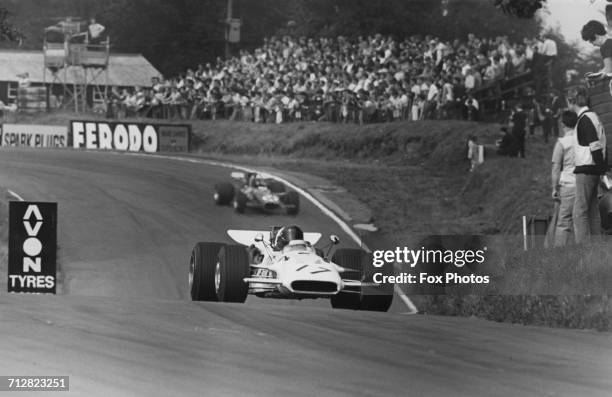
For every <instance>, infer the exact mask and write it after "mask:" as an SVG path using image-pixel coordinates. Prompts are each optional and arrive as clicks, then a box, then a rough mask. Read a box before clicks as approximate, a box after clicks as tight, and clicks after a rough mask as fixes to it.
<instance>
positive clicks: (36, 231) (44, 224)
mask: <svg viewBox="0 0 612 397" xmlns="http://www.w3.org/2000/svg"><path fill="white" fill-rule="evenodd" d="M8 248H9V258H8V259H9V261H8V292H30V293H32V292H34V293H50V294H54V293H55V286H56V250H57V203H40V202H25V201H11V202H10V203H9V247H8Z"/></svg>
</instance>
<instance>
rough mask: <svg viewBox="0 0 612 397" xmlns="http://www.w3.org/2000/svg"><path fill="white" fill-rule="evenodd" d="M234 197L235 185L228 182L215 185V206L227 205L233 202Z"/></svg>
mask: <svg viewBox="0 0 612 397" xmlns="http://www.w3.org/2000/svg"><path fill="white" fill-rule="evenodd" d="M233 197H234V185H232V184H231V183H228V182H220V183H217V184H216V185H215V194H214V195H213V198H214V199H215V204H217V205H226V204H229V203H230V202H231V201H232V198H233Z"/></svg>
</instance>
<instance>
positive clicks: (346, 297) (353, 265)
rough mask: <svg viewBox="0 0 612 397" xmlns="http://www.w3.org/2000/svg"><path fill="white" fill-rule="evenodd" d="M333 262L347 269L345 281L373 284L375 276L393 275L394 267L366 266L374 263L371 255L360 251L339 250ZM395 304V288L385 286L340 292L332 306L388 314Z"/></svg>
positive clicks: (343, 276) (343, 274) (332, 301)
mask: <svg viewBox="0 0 612 397" xmlns="http://www.w3.org/2000/svg"><path fill="white" fill-rule="evenodd" d="M332 261H333V262H334V263H336V264H337V265H339V266H342V267H344V268H345V269H351V271H349V272H344V273H342V274H341V277H342V278H343V279H345V280H357V281H362V282H366V283H371V282H373V274H374V273H375V272H381V273H383V275H391V274H393V267H392V266H393V265H392V264H385V265H384V266H383V267H382V268H380V269H374V268H372V266H367V265H366V264H368V263H369V264H371V263H372V256H371V254H367V253H365V252H363V251H361V250H358V249H348V248H344V249H339V250H337V251H336V252H335V253H334V255H333V257H332ZM392 302H393V286H392V285H390V284H385V285H383V286H370V287H368V286H366V287H362V288H361V289H356V290H355V292H340V293H338V294H337V295H335V296H333V297H332V298H331V305H332V307H333V308H335V309H352V310H369V311H381V312H386V311H387V310H389V307H390V306H391V303H392Z"/></svg>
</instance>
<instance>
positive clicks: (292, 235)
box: [274, 225, 304, 250]
mask: <svg viewBox="0 0 612 397" xmlns="http://www.w3.org/2000/svg"><path fill="white" fill-rule="evenodd" d="M293 240H304V232H302V229H300V228H299V227H297V226H295V225H291V226H284V227H282V228H281V229H280V230H279V231H278V233H276V238H275V239H274V247H275V248H276V249H277V250H282V249H283V248H284V247H285V246H286V245H287V244H289V242H290V241H293Z"/></svg>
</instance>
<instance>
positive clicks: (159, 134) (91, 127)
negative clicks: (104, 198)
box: [70, 120, 191, 153]
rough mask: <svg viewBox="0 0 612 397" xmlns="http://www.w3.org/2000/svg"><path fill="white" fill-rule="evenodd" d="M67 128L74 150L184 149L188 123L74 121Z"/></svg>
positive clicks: (133, 150)
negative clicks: (69, 131) (68, 128)
mask: <svg viewBox="0 0 612 397" xmlns="http://www.w3.org/2000/svg"><path fill="white" fill-rule="evenodd" d="M70 130H71V132H72V147H73V148H75V149H99V150H119V151H126V152H146V153H156V152H187V151H188V150H189V136H190V133H191V126H189V125H184V124H180V125H179V124H146V123H119V122H106V121H82V120H73V121H71V122H70Z"/></svg>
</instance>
